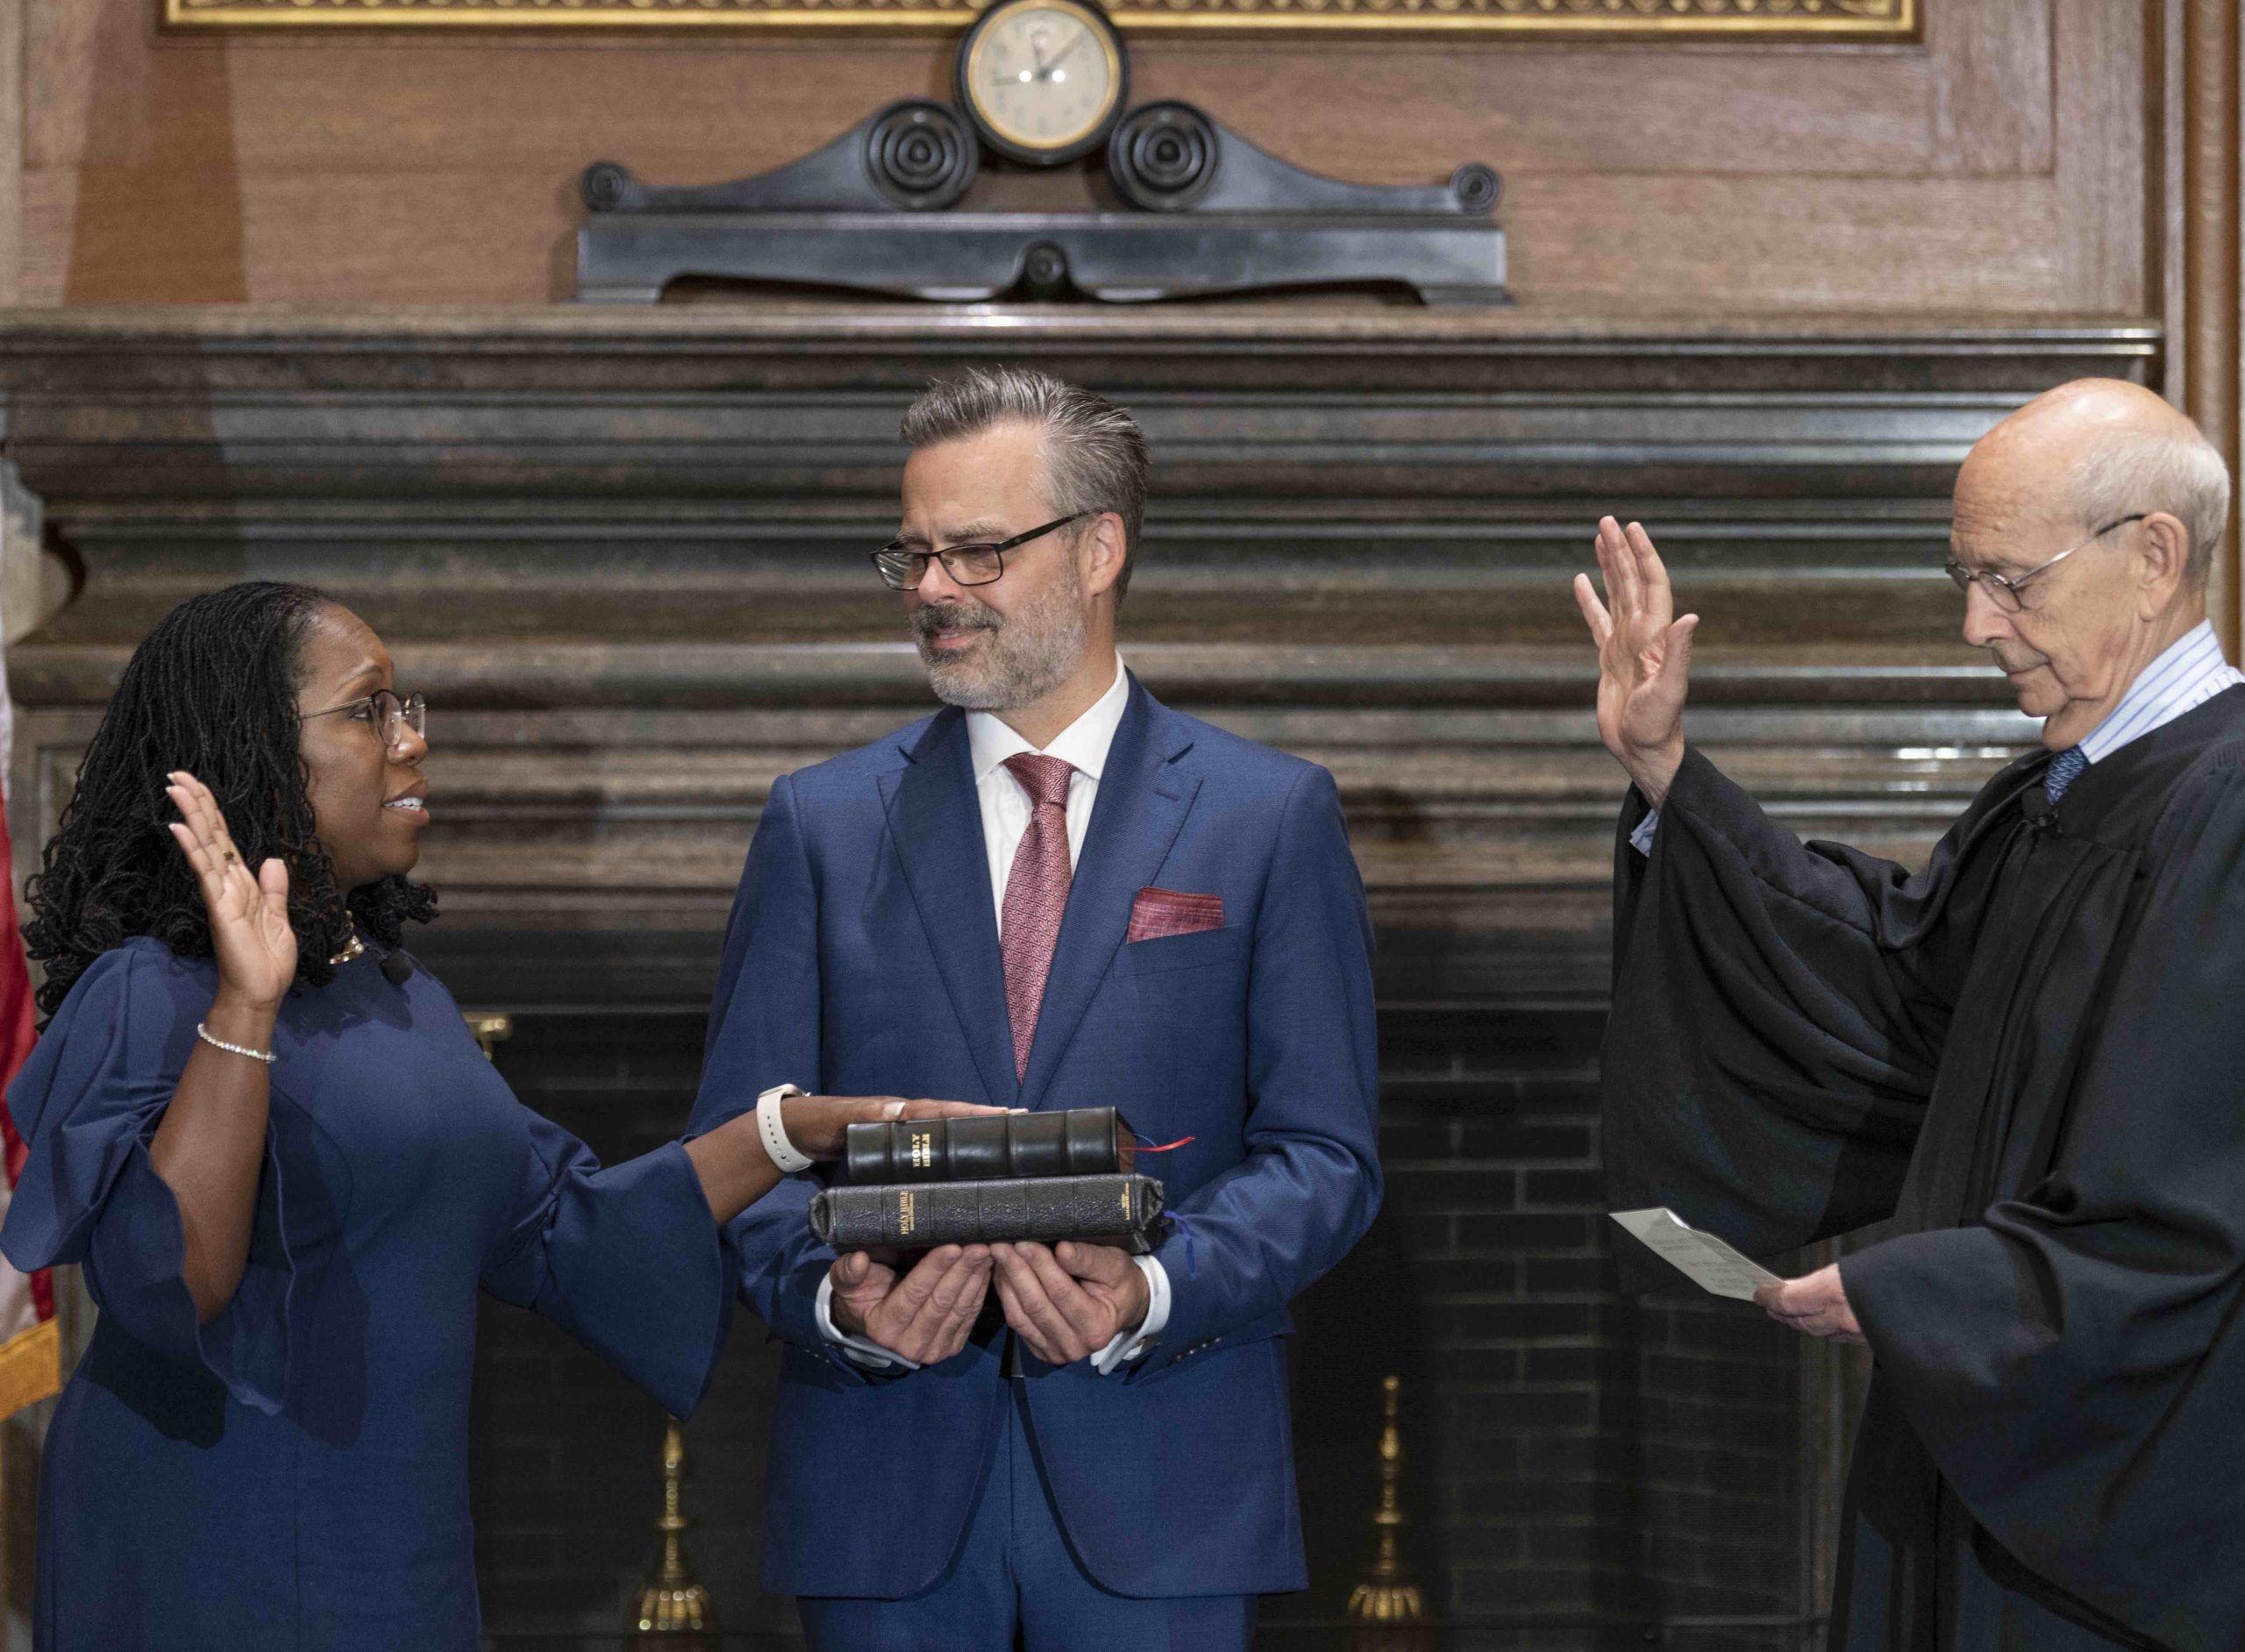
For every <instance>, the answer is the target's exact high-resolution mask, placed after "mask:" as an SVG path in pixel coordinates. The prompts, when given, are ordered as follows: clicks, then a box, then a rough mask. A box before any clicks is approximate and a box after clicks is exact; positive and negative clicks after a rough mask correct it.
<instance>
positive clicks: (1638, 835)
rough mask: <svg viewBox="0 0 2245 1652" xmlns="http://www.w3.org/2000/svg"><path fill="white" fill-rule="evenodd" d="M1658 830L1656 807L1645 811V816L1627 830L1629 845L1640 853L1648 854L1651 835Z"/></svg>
mask: <svg viewBox="0 0 2245 1652" xmlns="http://www.w3.org/2000/svg"><path fill="white" fill-rule="evenodd" d="M1658 830H1660V811H1659V810H1658V809H1657V808H1656V809H1651V810H1649V811H1647V813H1646V815H1645V817H1644V818H1643V820H1641V821H1639V822H1637V823H1636V826H1635V827H1634V828H1632V829H1631V830H1630V832H1629V847H1630V848H1632V849H1634V850H1636V851H1637V852H1638V853H1639V854H1641V855H1650V854H1651V853H1652V835H1653V834H1654V833H1655V832H1657V831H1658Z"/></svg>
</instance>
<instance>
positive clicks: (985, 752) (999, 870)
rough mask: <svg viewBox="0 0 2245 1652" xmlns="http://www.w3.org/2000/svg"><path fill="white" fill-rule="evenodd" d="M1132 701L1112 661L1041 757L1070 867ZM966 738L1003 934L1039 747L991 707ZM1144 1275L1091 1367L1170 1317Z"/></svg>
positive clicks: (1151, 1263)
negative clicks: (1110, 672) (1053, 769)
mask: <svg viewBox="0 0 2245 1652" xmlns="http://www.w3.org/2000/svg"><path fill="white" fill-rule="evenodd" d="M1129 705H1130V677H1129V676H1128V674H1127V673H1125V672H1124V671H1123V661H1122V660H1121V659H1120V658H1117V659H1116V660H1115V683H1114V686H1113V687H1110V688H1108V691H1107V692H1106V693H1105V694H1101V696H1100V697H1099V698H1098V699H1097V700H1095V701H1093V702H1092V705H1091V707H1090V709H1088V710H1087V711H1086V712H1085V713H1084V714H1083V716H1080V717H1078V718H1077V719H1076V720H1075V721H1074V722H1073V723H1070V724H1069V725H1068V726H1067V727H1066V728H1065V729H1063V730H1061V731H1060V732H1059V733H1058V735H1056V736H1055V737H1053V740H1052V743H1051V744H1050V745H1048V746H1046V747H1044V751H1043V755H1044V756H1045V757H1056V758H1060V759H1061V760H1062V761H1064V762H1065V763H1066V764H1068V765H1070V766H1071V767H1072V768H1073V769H1074V770H1075V773H1073V774H1072V775H1070V776H1069V777H1068V865H1069V867H1070V869H1071V870H1073V868H1074V866H1075V864H1076V860H1077V858H1078V857H1079V856H1080V855H1081V854H1082V853H1083V848H1084V833H1085V832H1086V831H1087V830H1089V829H1090V826H1091V811H1092V805H1093V804H1094V803H1096V802H1097V801H1099V778H1100V776H1101V773H1104V772H1105V770H1106V768H1107V753H1108V750H1109V748H1111V747H1112V746H1113V745H1114V744H1115V730H1117V729H1119V728H1121V727H1122V726H1123V710H1124V709H1125V708H1126V707H1128V706H1129ZM966 738H967V746H968V751H969V753H970V755H971V756H972V758H973V765H974V800H975V801H976V803H977V804H979V805H980V808H981V811H982V845H983V848H984V850H985V851H987V854H988V856H989V860H990V901H991V905H992V907H993V908H994V910H995V912H996V914H997V920H998V927H999V932H1000V933H1001V934H1002V933H1004V929H1005V921H1006V880H1007V879H1008V878H1010V877H1011V876H1012V875H1013V869H1014V855H1015V853H1016V851H1018V850H1019V849H1020V848H1021V840H1022V839H1023V837H1025V836H1027V835H1028V832H1029V822H1030V815H1031V814H1033V813H1034V812H1035V808H1034V805H1032V804H1031V803H1030V801H1029V794H1028V793H1027V792H1025V791H1023V789H1022V784H1021V782H1020V781H1019V780H1016V779H1015V778H1014V776H1013V771H1012V770H1010V769H1008V768H1007V767H1006V766H1005V763H1006V759H1007V758H1009V757H1013V756H1015V755H1016V754H1017V753H1020V752H1023V751H1030V752H1035V751H1037V747H1035V746H1033V745H1031V744H1030V743H1029V742H1028V741H1026V740H1024V739H1023V738H1022V737H1021V735H1020V734H1019V733H1018V732H1017V731H1016V730H1015V729H1014V728H1013V727H1012V726H1011V725H1010V724H1008V723H1006V722H1005V721H1004V720H1003V719H1002V718H1001V717H999V716H996V715H995V714H994V713H992V712H988V711H970V712H968V713H967V714H966ZM1131 1260H1132V1261H1134V1262H1136V1263H1137V1264H1138V1268H1139V1271H1141V1272H1142V1273H1144V1275H1145V1280H1146V1317H1145V1320H1144V1322H1143V1323H1142V1324H1140V1325H1139V1327H1138V1328H1137V1330H1136V1331H1123V1332H1121V1333H1119V1334H1118V1335H1116V1336H1115V1340H1114V1341H1113V1342H1109V1343H1108V1345H1107V1346H1106V1347H1105V1348H1103V1349H1100V1351H1099V1352H1098V1353H1096V1354H1094V1356H1092V1368H1093V1369H1094V1371H1098V1372H1099V1374H1100V1375H1101V1376H1102V1377H1104V1376H1106V1375H1107V1374H1108V1372H1110V1371H1114V1370H1115V1368H1116V1367H1117V1366H1119V1365H1123V1364H1127V1363H1128V1362H1130V1361H1131V1360H1134V1359H1136V1358H1137V1357H1138V1356H1140V1355H1141V1354H1143V1353H1144V1352H1145V1351H1146V1349H1149V1348H1151V1347H1152V1346H1153V1344H1154V1341H1155V1339H1156V1338H1158V1336H1160V1335H1161V1333H1162V1328H1164V1327H1165V1326H1166V1325H1167V1324H1168V1323H1169V1274H1168V1273H1167V1271H1165V1270H1164V1268H1163V1267H1162V1265H1161V1264H1160V1263H1159V1262H1158V1261H1156V1260H1155V1259H1154V1258H1153V1257H1132V1258H1131ZM833 1299H834V1281H833V1278H832V1277H831V1276H829V1277H828V1278H824V1279H822V1280H820V1281H819V1285H818V1328H819V1330H820V1331H821V1333H823V1335H825V1336H826V1337H827V1339H828V1340H829V1341H830V1342H835V1343H837V1344H838V1345H839V1346H840V1347H841V1348H842V1349H844V1350H845V1351H846V1352H847V1353H848V1354H849V1355H850V1356H851V1357H852V1359H855V1360H857V1361H859V1363H860V1364H868V1365H882V1366H887V1365H902V1366H905V1367H906V1368H908V1369H909V1370H914V1371H916V1370H918V1369H919V1367H918V1366H917V1365H916V1364H913V1362H912V1361H910V1360H909V1359H906V1358H905V1357H904V1356H902V1355H901V1354H896V1353H893V1352H891V1351H890V1350H889V1349H886V1348H883V1347H881V1346H880V1344H879V1343H877V1342H870V1341H868V1340H867V1339H866V1338H864V1337H860V1336H852V1335H846V1334H845V1333H844V1332H842V1331H840V1330H838V1329H837V1328H836V1327H835V1324H834V1319H833V1315H832V1314H831V1313H830V1311H829V1310H830V1304H831V1302H832V1301H833Z"/></svg>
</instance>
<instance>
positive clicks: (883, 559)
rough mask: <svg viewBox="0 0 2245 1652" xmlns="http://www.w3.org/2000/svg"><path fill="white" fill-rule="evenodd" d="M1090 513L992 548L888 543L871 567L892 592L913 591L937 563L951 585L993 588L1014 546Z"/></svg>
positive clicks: (1066, 518)
mask: <svg viewBox="0 0 2245 1652" xmlns="http://www.w3.org/2000/svg"><path fill="white" fill-rule="evenodd" d="M1098 514H1099V513H1098V512H1096V511H1093V510H1079V511H1077V512H1075V513H1074V514H1073V515H1072V516H1062V517H1060V518H1059V519H1058V521H1055V522H1048V523H1045V524H1044V526H1043V527H1041V528H1031V529H1030V530H1029V531H1028V532H1026V533H1017V534H1016V535H1014V537H1013V538H1010V539H1001V540H999V541H998V542H997V543H996V544H995V545H952V546H951V547H950V548H949V549H947V550H943V551H913V550H909V549H907V548H906V547H905V546H904V545H903V544H902V543H901V542H899V541H895V540H891V541H890V542H889V543H888V544H887V545H883V546H881V548H880V550H878V551H876V552H873V566H875V567H876V568H879V569H880V577H881V578H882V579H883V580H886V581H887V585H888V588H889V589H890V590H892V591H916V590H918V589H919V588H920V581H921V580H923V579H925V578H926V577H927V574H928V564H929V563H930V562H941V563H942V564H943V565H944V573H948V574H949V575H951V583H952V584H953V585H994V584H995V583H996V582H997V580H998V579H999V576H1000V575H1001V574H1003V573H1005V571H1006V552H1008V551H1010V550H1012V549H1013V548H1014V547H1015V546H1016V545H1027V544H1028V543H1029V542H1030V540H1031V539H1041V538H1044V536H1045V535H1046V534H1048V533H1051V531H1052V530H1054V529H1055V528H1065V527H1066V526H1067V525H1068V524H1069V523H1072V522H1080V521H1081V520H1082V519H1083V518H1084V517H1086V516H1096V515H1098Z"/></svg>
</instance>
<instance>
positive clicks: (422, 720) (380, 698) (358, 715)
mask: <svg viewBox="0 0 2245 1652" xmlns="http://www.w3.org/2000/svg"><path fill="white" fill-rule="evenodd" d="M346 714H347V715H348V716H350V718H351V721H352V722H353V723H366V724H367V725H368V726H370V727H372V728H374V729H376V730H380V731H381V737H382V744H384V745H387V746H396V745H401V744H403V743H404V740H405V731H406V730H408V729H410V730H413V732H414V733H416V734H426V733H427V732H428V731H429V702H428V701H426V700H424V699H423V698H422V697H421V696H420V695H419V694H407V695H405V696H404V697H403V699H401V698H399V697H398V696H397V695H396V694H393V693H391V692H390V691H389V690H388V689H387V688H377V689H375V690H374V693H372V694H368V695H367V696H366V697H365V698H364V699H360V700H353V701H350V702H349V703H348V704H347V705H340V706H330V707H329V708H328V709H326V710H324V711H307V712H306V713H304V721H305V722H307V723H309V722H310V721H311V720H312V719H313V718H314V717H335V716H344V715H346Z"/></svg>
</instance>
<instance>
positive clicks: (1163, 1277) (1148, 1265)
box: [820, 1257, 1169, 1377]
mask: <svg viewBox="0 0 2245 1652" xmlns="http://www.w3.org/2000/svg"><path fill="white" fill-rule="evenodd" d="M1130 1260H1131V1261H1133V1262H1135V1263H1137V1264H1138V1271H1139V1272H1141V1273H1143V1274H1144V1275H1145V1276H1146V1317H1145V1318H1144V1321H1141V1322H1140V1323H1139V1326H1138V1328H1137V1330H1135V1331H1122V1332H1119V1333H1117V1334H1116V1335H1115V1340H1114V1341H1113V1342H1109V1343H1108V1345H1107V1346H1106V1347H1105V1348H1102V1349H1100V1350H1099V1352H1098V1353H1096V1354H1094V1356H1092V1362H1091V1368H1092V1369H1093V1370H1094V1371H1097V1372H1098V1373H1099V1374H1100V1375H1101V1376H1102V1377H1105V1376H1108V1375H1111V1374H1112V1373H1113V1372H1114V1371H1116V1370H1117V1369H1118V1368H1120V1367H1122V1366H1124V1365H1127V1364H1130V1362H1131V1361H1132V1360H1134V1359H1137V1358H1138V1357H1139V1356H1141V1355H1143V1354H1144V1352H1145V1351H1146V1350H1147V1349H1150V1348H1151V1347H1152V1346H1153V1345H1154V1344H1155V1343H1156V1342H1159V1341H1160V1340H1161V1334H1162V1328H1164V1327H1165V1326H1166V1325H1167V1324H1168V1323H1169V1271H1168V1270H1167V1269H1166V1268H1165V1267H1163V1266H1162V1265H1161V1263H1160V1262H1159V1261H1158V1259H1157V1258H1155V1257H1131V1258H1130ZM820 1300H822V1301H823V1300H824V1299H823V1298H822V1299H820Z"/></svg>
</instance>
